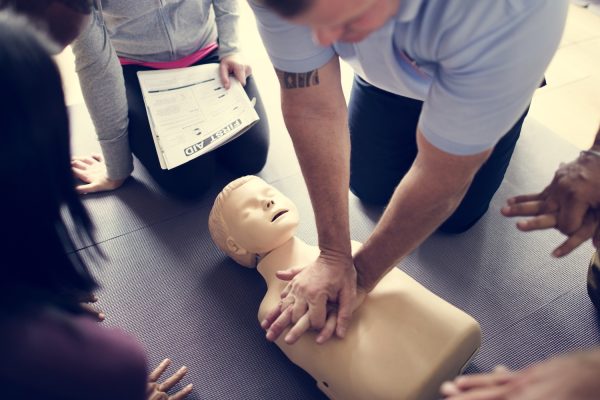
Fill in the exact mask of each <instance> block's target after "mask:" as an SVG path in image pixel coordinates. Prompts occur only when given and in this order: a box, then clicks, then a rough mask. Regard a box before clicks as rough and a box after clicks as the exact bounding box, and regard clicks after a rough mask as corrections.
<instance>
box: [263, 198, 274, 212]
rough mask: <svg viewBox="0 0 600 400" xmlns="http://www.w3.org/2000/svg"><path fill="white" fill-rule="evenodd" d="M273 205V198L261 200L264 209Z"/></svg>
mask: <svg viewBox="0 0 600 400" xmlns="http://www.w3.org/2000/svg"><path fill="white" fill-rule="evenodd" d="M274 205H275V200H266V201H264V202H263V207H264V209H265V210H268V209H270V208H271V207H273V206H274Z"/></svg>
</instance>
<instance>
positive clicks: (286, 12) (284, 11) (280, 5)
mask: <svg viewBox="0 0 600 400" xmlns="http://www.w3.org/2000/svg"><path fill="white" fill-rule="evenodd" d="M325 1H327V0H325ZM258 2H259V3H262V4H264V5H265V6H267V7H269V8H270V9H272V10H273V11H275V12H276V13H277V14H279V15H281V16H282V17H286V18H291V17H296V16H298V15H299V14H301V13H303V12H304V11H306V10H307V9H308V8H309V7H310V6H311V5H312V4H313V3H314V0H258Z"/></svg>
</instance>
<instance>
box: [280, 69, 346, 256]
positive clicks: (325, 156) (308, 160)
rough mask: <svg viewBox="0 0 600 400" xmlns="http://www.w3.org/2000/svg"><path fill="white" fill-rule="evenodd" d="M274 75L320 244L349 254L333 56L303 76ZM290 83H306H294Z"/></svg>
mask: <svg viewBox="0 0 600 400" xmlns="http://www.w3.org/2000/svg"><path fill="white" fill-rule="evenodd" d="M336 68H337V70H336ZM315 74H316V76H315ZM278 75H279V78H280V80H281V82H282V109H283V115H284V119H285V123H286V126H287V128H288V131H289V132H290V136H291V138H292V142H293V143H294V148H295V151H296V155H297V157H298V161H299V162H300V166H301V168H302V174H303V175H304V180H305V181H306V185H307V187H308V191H309V194H310V198H311V201H312V205H313V209H314V213H315V219H316V224H317V229H318V233H319V247H320V248H321V250H326V251H330V252H334V253H340V254H345V255H348V256H349V255H350V254H351V248H350V233H349V223H348V186H349V157H350V139H349V134H348V125H347V118H348V117H347V108H346V103H345V100H344V96H343V93H342V90H341V86H340V83H339V64H337V60H332V61H331V62H330V63H329V64H328V65H327V66H325V67H324V69H320V70H316V71H311V72H310V73H307V74H306V75H307V76H303V77H301V76H298V75H300V74H293V73H285V72H279V73H278ZM294 83H297V84H299V83H302V84H303V85H304V86H301V87H294ZM305 85H313V87H310V88H307V87H306V86H305Z"/></svg>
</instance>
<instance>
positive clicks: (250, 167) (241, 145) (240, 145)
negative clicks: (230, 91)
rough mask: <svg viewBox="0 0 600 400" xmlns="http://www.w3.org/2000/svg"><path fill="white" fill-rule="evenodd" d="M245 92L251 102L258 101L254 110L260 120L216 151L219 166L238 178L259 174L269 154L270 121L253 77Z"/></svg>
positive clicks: (248, 81) (249, 78) (247, 80)
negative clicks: (253, 99)
mask: <svg viewBox="0 0 600 400" xmlns="http://www.w3.org/2000/svg"><path fill="white" fill-rule="evenodd" d="M244 90H245V91H246V93H247V94H248V97H249V98H250V99H251V100H252V98H255V99H256V104H255V106H254V108H255V109H256V113H257V114H258V116H259V118H260V120H259V121H258V122H257V123H256V124H254V126H252V128H250V129H248V131H246V132H244V133H243V134H242V135H241V136H239V137H237V138H235V139H234V140H232V141H231V142H230V143H227V144H225V145H223V146H222V147H220V148H218V149H217V150H215V154H216V156H217V161H218V162H219V164H222V165H224V166H225V167H226V168H227V169H228V170H230V171H231V172H232V173H233V174H235V175H238V176H242V175H253V174H256V173H258V172H259V171H260V170H261V169H263V167H264V166H265V163H266V162H267V154H268V152H269V120H268V119H267V113H266V112H265V107H264V105H263V102H262V100H261V98H260V94H259V93H258V89H257V87H256V83H255V81H254V78H253V77H252V76H249V77H248V78H247V79H246V86H244Z"/></svg>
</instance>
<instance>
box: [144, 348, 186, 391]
mask: <svg viewBox="0 0 600 400" xmlns="http://www.w3.org/2000/svg"><path fill="white" fill-rule="evenodd" d="M169 365H171V360H169V359H168V358H166V359H164V360H163V361H162V362H161V363H160V364H159V365H158V367H156V369H155V370H154V371H152V373H151V374H150V376H149V377H148V389H147V391H146V394H147V396H148V400H181V399H183V398H184V397H186V396H187V395H188V394H190V392H191V391H192V384H191V383H190V384H189V385H187V386H185V387H184V388H183V389H181V390H180V391H179V392H177V393H175V394H172V395H168V394H167V392H168V391H169V390H170V389H171V388H172V387H173V386H175V385H176V384H178V383H179V382H180V381H181V380H182V379H183V377H184V376H185V374H186V373H187V367H185V366H184V367H181V368H179V370H178V371H177V372H175V373H174V374H173V375H172V376H171V377H169V378H167V379H166V380H165V381H164V382H163V383H158V382H157V381H158V379H160V377H161V375H162V374H163V373H164V372H165V370H166V369H167V368H168V367H169Z"/></svg>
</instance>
